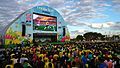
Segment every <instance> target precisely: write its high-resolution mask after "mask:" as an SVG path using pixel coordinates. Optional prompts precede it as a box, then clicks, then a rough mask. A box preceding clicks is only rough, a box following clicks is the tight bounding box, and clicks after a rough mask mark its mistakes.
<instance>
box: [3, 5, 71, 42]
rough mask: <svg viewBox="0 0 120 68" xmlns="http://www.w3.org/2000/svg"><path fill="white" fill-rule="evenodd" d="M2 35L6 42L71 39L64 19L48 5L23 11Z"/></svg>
mask: <svg viewBox="0 0 120 68" xmlns="http://www.w3.org/2000/svg"><path fill="white" fill-rule="evenodd" d="M2 36H3V37H4V38H3V42H4V44H20V43H21V42H22V41H25V40H27V41H30V42H45V41H48V42H56V41H67V40H70V36H69V32H68V29H67V26H66V23H65V21H64V19H63V18H62V16H61V15H60V14H59V13H58V12H57V11H56V10H54V9H53V8H50V7H48V6H37V7H34V8H32V9H29V10H27V11H26V12H24V13H22V14H21V15H20V16H19V17H17V18H16V19H15V20H14V21H13V22H11V23H10V24H9V25H8V26H7V27H6V28H5V29H4V32H3V34H2Z"/></svg>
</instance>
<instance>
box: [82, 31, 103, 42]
mask: <svg viewBox="0 0 120 68" xmlns="http://www.w3.org/2000/svg"><path fill="white" fill-rule="evenodd" d="M83 36H84V37H85V39H86V40H87V41H91V40H101V39H102V38H103V37H104V36H103V35H102V34H101V33H97V32H88V33H85V34H84V35H83Z"/></svg>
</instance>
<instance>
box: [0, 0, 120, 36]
mask: <svg viewBox="0 0 120 68" xmlns="http://www.w3.org/2000/svg"><path fill="white" fill-rule="evenodd" d="M41 5H46V6H50V7H52V8H54V9H56V10H57V11H58V12H59V13H60V14H61V15H62V16H63V18H64V20H65V21H66V23H67V24H68V25H67V26H68V29H69V32H70V35H71V37H72V38H73V37H76V36H77V35H78V34H80V35H83V34H84V33H86V32H99V33H102V34H107V35H108V34H109V35H113V34H120V0H0V30H2V28H3V27H5V26H6V25H8V24H9V23H10V22H11V21H12V20H14V19H15V18H16V17H17V16H19V15H20V14H21V13H23V12H24V11H26V10H28V9H30V8H32V7H35V6H41Z"/></svg>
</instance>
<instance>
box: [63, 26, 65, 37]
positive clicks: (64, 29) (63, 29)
mask: <svg viewBox="0 0 120 68" xmlns="http://www.w3.org/2000/svg"><path fill="white" fill-rule="evenodd" d="M63 36H65V28H63Z"/></svg>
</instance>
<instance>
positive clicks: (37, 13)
mask: <svg viewBox="0 0 120 68" xmlns="http://www.w3.org/2000/svg"><path fill="white" fill-rule="evenodd" d="M34 14H36V15H41V16H47V17H53V18H55V19H56V28H55V31H57V17H55V16H50V15H46V14H40V13H35V12H33V14H32V21H33V30H37V29H35V28H34V27H35V26H34V20H33V15H34ZM40 31H44V30H40ZM48 31H49V30H48Z"/></svg>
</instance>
